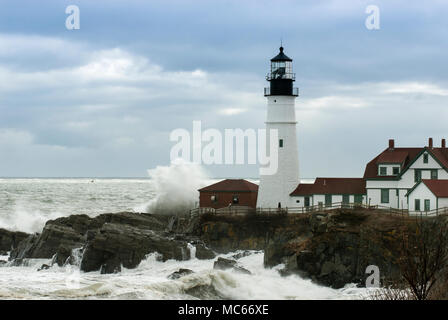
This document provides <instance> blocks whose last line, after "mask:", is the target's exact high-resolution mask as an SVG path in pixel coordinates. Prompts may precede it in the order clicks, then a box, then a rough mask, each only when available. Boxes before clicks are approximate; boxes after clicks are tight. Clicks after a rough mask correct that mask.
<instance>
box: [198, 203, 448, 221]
mask: <svg viewBox="0 0 448 320" xmlns="http://www.w3.org/2000/svg"><path fill="white" fill-rule="evenodd" d="M336 209H351V210H357V209H366V210H376V211H379V212H383V213H386V214H399V215H408V216H422V217H434V216H439V215H448V207H444V208H438V209H433V210H430V211H409V210H407V209H397V208H392V207H386V206H380V205H370V206H369V205H366V204H362V203H346V202H336V203H332V204H331V205H330V204H328V205H323V204H319V205H315V206H308V207H291V208H288V207H285V208H250V207H242V206H234V207H232V206H230V207H225V208H220V209H214V208H195V209H192V210H191V211H190V216H196V215H201V214H204V213H209V214H210V213H211V214H230V215H245V214H264V215H266V214H268V215H269V214H276V215H278V214H302V213H311V212H324V211H331V210H336Z"/></svg>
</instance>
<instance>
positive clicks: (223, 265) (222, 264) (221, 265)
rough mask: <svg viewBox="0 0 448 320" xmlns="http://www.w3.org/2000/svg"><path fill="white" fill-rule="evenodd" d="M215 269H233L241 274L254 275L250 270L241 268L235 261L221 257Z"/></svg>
mask: <svg viewBox="0 0 448 320" xmlns="http://www.w3.org/2000/svg"><path fill="white" fill-rule="evenodd" d="M213 269H215V270H229V269H232V270H234V271H236V272H239V273H245V274H252V273H251V272H250V271H249V270H247V269H245V268H243V267H241V266H239V265H238V263H237V262H236V261H235V260H231V259H225V258H221V257H219V258H218V259H217V260H216V261H215V263H214V264H213Z"/></svg>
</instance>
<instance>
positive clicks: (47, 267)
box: [37, 264, 50, 271]
mask: <svg viewBox="0 0 448 320" xmlns="http://www.w3.org/2000/svg"><path fill="white" fill-rule="evenodd" d="M47 269H50V266H49V265H48V264H43V265H41V267H40V268H39V269H37V271H42V270H47Z"/></svg>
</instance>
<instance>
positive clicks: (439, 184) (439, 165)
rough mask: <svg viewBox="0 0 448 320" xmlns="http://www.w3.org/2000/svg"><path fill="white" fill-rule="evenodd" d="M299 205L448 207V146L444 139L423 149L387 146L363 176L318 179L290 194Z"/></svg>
mask: <svg viewBox="0 0 448 320" xmlns="http://www.w3.org/2000/svg"><path fill="white" fill-rule="evenodd" d="M291 197H294V198H296V199H297V200H296V203H297V205H298V206H304V207H307V206H315V205H322V206H325V205H330V204H331V203H335V202H346V203H363V204H367V205H379V206H384V207H391V208H395V209H405V210H410V211H430V210H434V209H439V208H445V207H448V149H447V148H446V142H445V139H442V141H441V146H440V147H434V145H433V139H432V138H429V139H428V145H427V146H425V147H422V148H399V147H395V141H394V140H392V139H391V140H389V146H388V148H387V149H385V150H384V151H383V152H381V153H380V154H379V155H378V156H376V157H375V158H374V159H373V160H372V161H370V162H369V163H367V165H366V169H365V171H364V177H363V178H317V179H316V180H315V182H314V183H312V184H303V183H301V184H299V185H298V186H297V188H296V189H295V190H294V191H293V192H292V193H291Z"/></svg>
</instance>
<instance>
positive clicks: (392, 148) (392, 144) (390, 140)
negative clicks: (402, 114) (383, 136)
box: [389, 139, 395, 150]
mask: <svg viewBox="0 0 448 320" xmlns="http://www.w3.org/2000/svg"><path fill="white" fill-rule="evenodd" d="M394 148H395V140H394V139H389V150H394Z"/></svg>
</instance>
